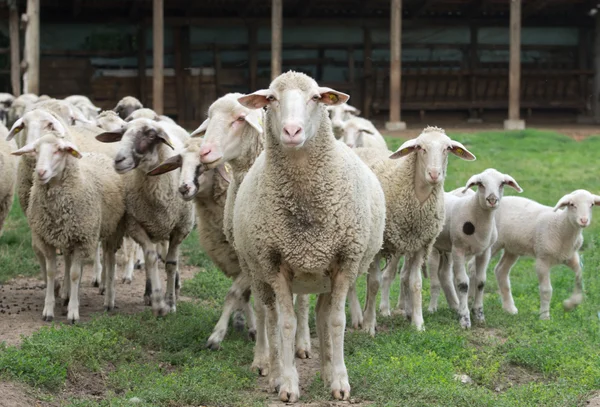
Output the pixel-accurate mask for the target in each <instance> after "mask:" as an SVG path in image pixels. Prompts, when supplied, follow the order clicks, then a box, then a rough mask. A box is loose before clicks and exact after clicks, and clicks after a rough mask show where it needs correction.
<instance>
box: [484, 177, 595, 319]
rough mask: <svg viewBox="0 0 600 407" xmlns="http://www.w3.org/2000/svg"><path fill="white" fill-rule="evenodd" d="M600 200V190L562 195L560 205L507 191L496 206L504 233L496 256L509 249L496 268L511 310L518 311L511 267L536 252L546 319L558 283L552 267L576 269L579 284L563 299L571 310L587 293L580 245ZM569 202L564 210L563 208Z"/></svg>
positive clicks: (504, 301)
mask: <svg viewBox="0 0 600 407" xmlns="http://www.w3.org/2000/svg"><path fill="white" fill-rule="evenodd" d="M594 205H600V196H598V195H594V194H592V193H590V192H589V191H586V190H585V189H578V190H575V191H573V192H571V193H570V194H567V195H564V196H563V197H562V198H560V199H559V200H558V202H557V204H556V205H555V206H554V208H552V207H550V206H546V205H542V204H540V203H537V202H535V201H533V200H531V199H527V198H522V197H516V196H507V197H505V198H504V199H503V200H502V205H501V206H500V208H498V210H497V211H496V227H497V228H498V239H497V240H496V243H494V245H493V246H492V250H491V251H492V256H494V255H496V253H498V252H499V251H500V250H504V252H503V253H502V257H501V258H500V261H499V262H498V264H497V265H496V268H495V269H494V274H495V275H496V280H497V281H498V287H499V288H500V295H501V298H502V308H503V309H504V310H505V311H506V312H508V313H509V314H516V313H517V312H518V310H517V307H515V303H514V300H513V298H512V293H511V290H510V280H509V273H510V269H511V268H512V266H513V265H514V264H515V263H516V262H517V260H518V259H519V257H520V256H529V257H533V258H535V269H536V272H537V275H538V279H539V282H540V319H550V300H551V298H552V285H551V283H550V269H551V268H552V266H555V265H557V264H564V265H566V266H567V267H569V268H570V269H571V270H573V272H574V273H575V288H574V290H573V294H572V295H571V297H570V298H569V299H567V300H565V301H564V302H563V306H564V308H565V310H567V311H570V310H572V309H574V308H575V307H577V306H578V305H579V304H581V301H582V299H583V276H582V272H581V267H582V264H581V260H580V257H579V253H578V251H579V249H580V248H581V246H582V244H583V234H582V231H583V229H585V228H586V227H588V226H589V225H590V223H591V221H592V208H593V206H594ZM561 208H564V209H562V210H560V211H559V209H561Z"/></svg>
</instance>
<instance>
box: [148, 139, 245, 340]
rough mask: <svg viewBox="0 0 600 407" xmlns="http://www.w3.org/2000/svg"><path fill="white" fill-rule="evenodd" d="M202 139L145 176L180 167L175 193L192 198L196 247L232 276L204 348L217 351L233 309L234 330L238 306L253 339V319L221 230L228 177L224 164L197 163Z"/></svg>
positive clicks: (238, 322)
mask: <svg viewBox="0 0 600 407" xmlns="http://www.w3.org/2000/svg"><path fill="white" fill-rule="evenodd" d="M202 141H203V140H202V139H193V140H189V141H188V142H186V147H185V149H184V150H183V151H181V152H180V153H179V154H177V155H174V156H173V157H171V158H170V159H168V160H167V161H165V162H163V163H161V164H160V165H159V166H158V167H156V168H155V169H153V170H152V171H150V172H149V173H148V174H149V175H160V174H164V173H165V172H168V171H172V170H175V169H177V168H181V172H180V181H179V185H180V186H179V193H180V194H181V195H182V197H183V199H184V200H186V201H190V200H194V204H195V206H196V224H197V230H198V238H199V240H200V246H201V247H202V248H203V249H204V251H205V252H206V254H207V255H208V257H209V258H210V259H211V261H212V262H213V263H214V264H215V265H216V266H217V267H218V268H219V270H221V271H222V272H223V274H225V275H226V276H227V277H229V278H231V279H233V280H234V281H233V285H232V286H231V288H230V289H229V292H228V293H227V296H226V298H225V304H224V305H223V312H222V314H221V318H220V319H219V322H217V325H216V326H215V328H214V330H213V333H212V334H211V336H210V338H209V339H208V342H207V347H208V348H209V349H212V350H217V349H219V348H220V346H221V342H222V341H223V339H224V337H225V334H226V333H227V326H228V323H229V318H230V317H231V314H232V312H234V311H235V315H234V318H233V320H234V325H235V326H236V328H237V329H238V330H242V329H243V328H244V320H243V317H242V316H241V315H239V314H238V310H239V309H243V310H244V311H245V312H246V318H247V321H248V333H249V336H250V338H252V339H255V338H256V322H255V318H254V312H253V311H252V306H251V304H250V281H249V278H248V276H247V275H245V274H243V273H242V272H241V269H240V265H239V261H238V257H237V254H236V252H235V250H234V249H233V247H232V246H231V244H229V242H227V239H226V238H225V234H224V232H223V210H224V207H225V199H226V198H227V188H228V187H229V182H230V177H229V171H230V170H229V168H228V164H219V165H218V166H217V167H216V168H215V169H211V170H205V167H204V165H203V164H202V163H201V162H200V147H201V145H202Z"/></svg>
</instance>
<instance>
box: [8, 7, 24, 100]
mask: <svg viewBox="0 0 600 407" xmlns="http://www.w3.org/2000/svg"><path fill="white" fill-rule="evenodd" d="M8 26H9V29H8V30H9V33H10V34H9V35H10V83H11V86H12V93H13V95H14V96H15V97H17V96H19V95H20V94H21V55H20V54H21V51H20V48H19V10H17V5H16V4H15V3H13V4H11V6H10V10H9V18H8Z"/></svg>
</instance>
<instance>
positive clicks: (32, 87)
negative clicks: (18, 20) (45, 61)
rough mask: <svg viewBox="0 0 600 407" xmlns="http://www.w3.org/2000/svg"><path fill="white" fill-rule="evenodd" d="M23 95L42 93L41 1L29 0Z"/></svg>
mask: <svg viewBox="0 0 600 407" xmlns="http://www.w3.org/2000/svg"><path fill="white" fill-rule="evenodd" d="M26 22H27V28H26V29H25V52H24V54H25V55H24V56H25V67H26V70H25V74H24V75H23V93H35V94H36V95H39V93H40V0H27V17H26Z"/></svg>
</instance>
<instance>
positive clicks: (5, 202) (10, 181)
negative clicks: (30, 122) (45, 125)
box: [0, 123, 17, 236]
mask: <svg viewBox="0 0 600 407" xmlns="http://www.w3.org/2000/svg"><path fill="white" fill-rule="evenodd" d="M7 135H8V129H7V128H6V127H5V126H4V124H2V123H0V236H1V235H2V227H3V226H4V221H5V220H6V217H7V216H8V213H9V212H10V209H11V208H12V204H13V196H14V194H15V183H16V178H17V159H16V158H15V157H13V156H12V155H11V153H12V152H13V151H14V150H16V149H17V145H16V143H15V142H14V141H6V136H7Z"/></svg>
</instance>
